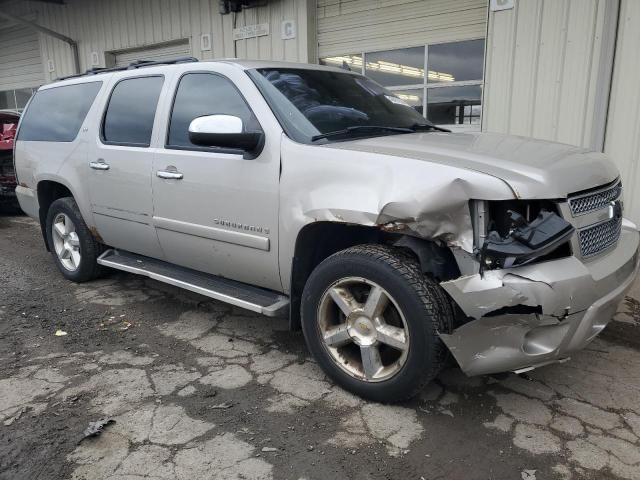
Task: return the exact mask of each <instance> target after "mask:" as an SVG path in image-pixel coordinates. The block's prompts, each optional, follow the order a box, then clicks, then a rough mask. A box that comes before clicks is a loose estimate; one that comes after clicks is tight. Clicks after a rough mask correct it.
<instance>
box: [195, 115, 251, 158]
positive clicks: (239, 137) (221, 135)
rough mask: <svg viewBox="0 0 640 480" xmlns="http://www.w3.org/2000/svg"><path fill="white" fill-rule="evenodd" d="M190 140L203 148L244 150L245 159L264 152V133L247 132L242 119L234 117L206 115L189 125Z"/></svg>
mask: <svg viewBox="0 0 640 480" xmlns="http://www.w3.org/2000/svg"><path fill="white" fill-rule="evenodd" d="M189 140H191V143H193V144H194V145H200V146H202V147H220V148H229V149H234V150H242V151H243V152H245V158H255V157H257V156H258V154H259V153H260V150H262V145H263V144H264V133H262V132H245V131H244V127H243V124H242V119H241V118H239V117H236V116H233V115H205V116H204V117H198V118H195V119H193V120H192V121H191V123H190V124H189Z"/></svg>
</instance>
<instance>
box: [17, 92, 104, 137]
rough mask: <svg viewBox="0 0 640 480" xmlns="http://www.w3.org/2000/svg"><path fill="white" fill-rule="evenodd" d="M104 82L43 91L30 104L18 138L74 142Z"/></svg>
mask: <svg viewBox="0 0 640 480" xmlns="http://www.w3.org/2000/svg"><path fill="white" fill-rule="evenodd" d="M101 86H102V82H90V83H78V84H76V85H67V86H64V87H55V88H48V89H46V90H40V91H39V92H38V93H36V94H35V95H34V97H33V98H32V99H31V102H30V103H29V106H28V108H27V111H26V112H25V114H24V117H23V119H22V124H21V125H20V132H19V133H18V140H29V141H34V142H73V140H75V138H76V136H77V135H78V131H79V130H80V127H81V126H82V122H84V119H85V117H86V116H87V113H88V112H89V109H90V108H91V105H92V104H93V101H94V100H95V98H96V95H98V91H99V90H100V87H101Z"/></svg>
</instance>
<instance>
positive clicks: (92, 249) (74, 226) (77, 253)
mask: <svg viewBox="0 0 640 480" xmlns="http://www.w3.org/2000/svg"><path fill="white" fill-rule="evenodd" d="M46 227H47V239H48V241H49V247H50V249H51V253H52V255H53V258H54V259H55V262H56V265H57V266H58V270H60V272H61V273H62V275H64V276H65V277H66V278H67V279H69V280H72V281H74V282H79V283H80V282H86V281H89V280H93V279H94V278H97V277H98V276H100V274H101V273H102V268H101V267H100V265H98V263H97V261H96V260H97V258H98V257H99V256H100V254H102V252H103V251H104V246H103V245H102V244H100V243H99V242H98V241H96V240H95V239H94V238H93V236H92V235H91V232H90V231H89V228H88V227H87V225H86V224H85V223H84V220H83V219H82V215H81V214H80V210H79V209H78V205H77V203H76V201H75V200H74V199H73V198H71V197H65V198H59V199H58V200H56V201H54V202H53V203H52V204H51V207H49V212H48V213H47V224H46Z"/></svg>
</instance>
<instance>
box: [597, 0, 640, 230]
mask: <svg viewBox="0 0 640 480" xmlns="http://www.w3.org/2000/svg"><path fill="white" fill-rule="evenodd" d="M619 25H620V28H619V31H618V41H617V46H616V58H615V68H614V73H613V83H612V88H611V103H610V106H609V118H608V121H607V136H606V140H605V152H606V153H607V154H608V155H609V156H610V157H611V158H612V159H613V161H615V162H616V164H617V166H618V168H619V169H620V173H621V174H622V181H623V182H624V189H625V216H627V217H629V218H631V219H632V220H633V221H634V222H636V223H637V224H639V225H640V167H639V165H638V164H639V163H640V51H639V48H640V1H638V0H623V1H622V3H621V5H620V23H619Z"/></svg>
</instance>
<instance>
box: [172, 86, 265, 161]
mask: <svg viewBox="0 0 640 480" xmlns="http://www.w3.org/2000/svg"><path fill="white" fill-rule="evenodd" d="M216 114H224V115H234V116H236V117H240V118H241V119H242V123H243V125H244V130H245V131H255V130H260V125H259V123H258V120H257V119H256V118H255V116H254V115H253V112H252V111H251V109H250V108H249V106H248V105H247V102H245V100H244V98H243V97H242V95H240V92H238V90H236V87H235V86H234V85H233V83H231V81H230V80H228V79H227V78H225V77H222V76H220V75H215V74H212V73H188V74H186V75H184V76H183V77H182V78H181V79H180V84H179V85H178V91H177V92H176V98H175V100H174V103H173V111H172V112H171V121H170V123H169V135H168V137H169V138H168V140H167V146H172V147H179V148H185V147H187V148H188V147H193V148H195V149H200V148H201V147H198V146H196V145H194V144H192V143H191V141H190V140H189V124H190V123H191V121H192V120H193V119H194V118H198V117H202V116H204V115H216Z"/></svg>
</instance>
